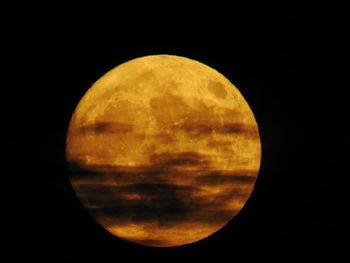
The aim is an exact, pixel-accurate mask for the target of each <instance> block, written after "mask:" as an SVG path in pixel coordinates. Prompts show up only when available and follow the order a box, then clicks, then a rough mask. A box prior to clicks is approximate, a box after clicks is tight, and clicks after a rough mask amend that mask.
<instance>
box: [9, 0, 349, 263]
mask: <svg viewBox="0 0 350 263" xmlns="http://www.w3.org/2000/svg"><path fill="white" fill-rule="evenodd" d="M49 2H50V1H49ZM337 12H338V10H337V8H335V7H334V6H332V7H329V6H283V5H278V4H272V5H257V6H250V7H248V6H245V7H241V6H240V7H238V6H230V5H227V6H221V5H220V6H219V5H218V3H217V2H213V3H210V4H204V2H203V1H202V3H200V4H199V5H195V4H193V5H183V6H180V5H179V4H178V3H175V2H174V3H173V4H164V3H163V4H156V3H155V2H147V4H143V6H139V5H138V4H136V3H133V4H131V5H130V6H123V5H115V6H108V5H102V4H95V5H89V4H75V5H73V4H71V5H66V6H65V5H63V4H52V3H45V4H25V5H21V6H17V5H15V4H14V5H13V6H10V7H9V8H8V9H7V8H5V13H8V14H10V15H9V16H8V17H6V18H5V19H4V21H5V22H4V25H5V31H4V32H5V33H3V34H4V35H5V37H4V38H3V41H4V43H5V48H3V49H2V51H3V59H2V60H3V62H4V64H5V66H6V67H5V68H6V72H5V85H3V89H2V94H3V97H2V98H3V103H2V105H3V106H4V110H3V123H6V124H5V125H4V127H6V128H5V129H3V130H5V136H4V137H3V140H4V144H5V150H4V151H5V152H6V153H7V154H6V159H5V160H4V163H3V166H4V167H5V168H4V171H5V172H4V173H2V176H3V177H4V178H5V180H6V179H7V178H9V179H10V183H9V184H7V183H6V184H5V183H3V184H2V188H3V189H5V193H6V196H5V198H4V199H3V203H5V208H6V212H4V213H3V217H5V224H6V226H4V228H5V234H6V235H5V239H6V240H7V241H8V242H6V245H5V246H6V247H5V248H6V249H5V258H6V259H9V260H8V262H25V261H24V260H35V261H36V262H56V261H57V262H70V261H77V262H111V261H112V260H113V262H115V261H116V260H118V261H124V260H130V259H140V260H147V261H148V260H149V261H150V262H164V261H167V260H169V259H179V260H186V261H187V260H196V261H200V260H204V259H207V258H209V259H213V260H216V261H219V262H222V261H225V260H229V261H234V260H242V259H246V260H248V261H249V260H266V259H278V260H280V262H286V261H289V260H290V261H300V260H302V259H305V258H308V259H311V260H312V259H315V258H316V257H317V258H319V257H320V258H323V257H328V258H329V259H333V260H335V257H340V255H341V252H342V251H343V245H344V243H345V241H346V237H347V233H348V232H349V224H348V222H346V221H345V216H344V212H345V201H344V198H345V195H344V190H345V184H344V179H343V177H344V175H345V168H344V166H345V164H346V160H345V156H346V154H345V153H346V151H345V150H344V149H345V147H346V146H345V143H346V142H347V141H348V138H347V136H348V135H347V134H346V132H345V126H346V118H345V116H344V115H345V114H344V109H345V105H344V102H345V84H338V77H339V74H340V73H338V72H337V71H336V70H335V67H336V65H337V63H336V62H335V61H336V59H337V58H338V57H339V56H341V54H340V53H341V52H339V50H340V46H339V45H340V42H339V40H338V34H339V33H338V29H339V27H340V26H339V25H338V24H337V22H336V20H334V19H333V17H337ZM151 54H172V55H180V56H184V57H189V58H192V59H195V60H198V61H200V62H203V63H205V64H207V65H209V66H210V67H212V68H214V69H216V70H218V71H219V72H221V73H222V74H223V75H224V76H226V77H227V78H228V79H229V80H231V81H232V83H234V84H235V85H236V86H237V87H238V89H239V90H240V92H241V93H242V95H243V96H244V97H245V99H246V100H247V101H248V103H249V105H250V107H251V109H252V111H253V112H254V114H255V117H256V119H257V123H258V125H259V129H260V136H261V142H262V162H261V169H260V173H259V176H258V180H257V183H256V187H255V190H254V192H253V194H252V195H251V197H250V199H249V201H248V202H247V204H246V206H245V207H244V208H243V209H242V210H241V212H240V213H239V214H238V215H237V216H236V217H235V218H234V220H232V221H231V222H230V223H229V224H228V225H226V226H225V227H224V228H223V229H222V230H221V231H219V232H217V233H215V234H214V235H212V236H210V237H209V238H207V239H205V240H203V241H200V242H198V243H195V244H191V245H185V246H182V247H176V248H149V247H142V246H139V245H136V244H132V243H129V242H126V241H123V240H121V239H118V238H117V237H114V236H112V235H111V234H109V233H108V232H107V231H106V230H104V229H103V228H102V227H101V226H99V225H98V224H96V223H95V221H94V220H93V219H92V218H91V217H90V216H89V215H88V213H87V212H86V211H85V210H84V209H83V208H82V206H81V204H80V203H79V201H78V199H77V198H76V197H75V195H74V192H73V189H72V187H71V186H70V183H69V178H68V170H67V165H66V162H65V152H64V151H65V136H66V132H67V128H68V124H69V121H70V117H71V114H72V113H73V110H74V109H75V107H76V105H77V103H78V102H79V100H80V98H81V96H83V94H84V93H85V92H86V90H87V89H88V88H89V87H90V86H91V85H92V84H93V83H94V82H95V81H96V80H97V79H98V78H99V77H100V76H102V75H103V74H104V73H105V72H107V71H108V70H110V69H112V68H113V67H115V66H117V65H119V64H120V63H123V62H126V61H128V60H130V59H133V58H136V57H140V56H144V55H151ZM343 148H344V149H343ZM7 159H8V160H7ZM7 207H8V209H7ZM123 258H124V259H123ZM33 262H34V261H33ZM334 262H336V261H334Z"/></svg>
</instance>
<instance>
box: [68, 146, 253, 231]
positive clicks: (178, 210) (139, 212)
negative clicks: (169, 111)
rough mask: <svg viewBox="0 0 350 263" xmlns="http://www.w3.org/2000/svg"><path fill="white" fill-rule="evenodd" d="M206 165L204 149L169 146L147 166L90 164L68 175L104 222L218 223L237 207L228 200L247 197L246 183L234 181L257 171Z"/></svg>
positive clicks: (247, 180) (244, 179)
mask: <svg viewBox="0 0 350 263" xmlns="http://www.w3.org/2000/svg"><path fill="white" fill-rule="evenodd" d="M210 167H211V165H210V159H209V158H208V156H207V155H204V154H201V153H197V152H179V153H172V152H168V153H162V154H155V155H152V156H151V158H150V164H149V165H147V166H138V167H126V166H94V167H90V168H91V169H92V170H93V171H94V172H92V173H91V172H89V173H86V174H84V171H81V172H80V174H79V176H76V175H75V177H72V178H71V181H72V185H73V187H74V189H75V191H76V193H77V195H78V196H79V198H80V199H81V201H82V203H83V204H84V206H85V207H86V208H87V209H88V210H89V211H90V213H91V214H92V215H93V216H94V217H95V218H96V219H97V221H98V222H100V223H101V224H102V225H104V226H113V225H114V226H115V225H123V224H130V223H135V224H144V223H156V224H157V226H158V227H160V228H162V227H165V228H166V227H169V226H174V224H177V223H182V222H198V223H204V224H208V225H222V224H224V223H226V222H227V221H228V220H230V219H231V218H232V217H233V216H234V215H235V214H236V213H237V212H238V211H237V210H233V209H232V207H230V205H228V204H229V203H232V202H234V201H235V200H238V201H239V202H240V201H241V200H243V201H245V200H244V199H245V198H247V197H248V193H247V192H246V190H240V188H242V189H244V187H237V185H239V186H243V185H246V184H248V185H251V184H253V183H254V181H255V178H254V175H255V171H222V170H212V169H211V168H210ZM188 168H190V169H188ZM91 175H93V176H91ZM96 175H98V176H96ZM183 182H190V183H189V184H186V183H183ZM210 186H213V187H224V188H223V189H229V190H226V191H221V192H217V193H215V192H212V191H208V187H210ZM249 194H250V193H249Z"/></svg>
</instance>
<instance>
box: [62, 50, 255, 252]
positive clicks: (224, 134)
mask: <svg viewBox="0 0 350 263" xmlns="http://www.w3.org/2000/svg"><path fill="white" fill-rule="evenodd" d="M260 156H261V147H260V137H259V131H258V126H257V123H256V120H255V118H254V115H253V113H252V111H251V109H250V107H249V105H248V103H247V102H246V101H245V99H244V98H243V96H242V95H241V93H240V92H239V90H238V89H237V88H236V87H235V86H234V85H233V84H232V83H231V82H230V81H229V80H228V79H227V78H225V77H224V76H223V75H222V74H220V73H219V72H217V71H216V70H214V69H213V68H211V67H209V66H207V65H205V64H203V63H200V62H198V61H195V60H192V59H189V58H185V57H180V56H174V55H152V56H145V57H140V58H136V59H133V60H130V61H128V62H126V63H123V64H121V65H119V66H117V67H115V68H114V69H112V70H111V71H109V72H107V73H106V74H105V75H103V76H102V77H101V78H100V79H98V80H97V81H96V82H95V83H94V84H93V85H92V87H91V88H90V89H88V90H87V92H86V94H85V95H84V96H83V97H82V99H81V100H80V102H79V104H78V105H77V107H76V109H75V111H74V113H73V116H72V118H71V121H70V124H69V129H68V133H67V140H66V159H67V162H68V165H69V167H70V169H71V175H70V181H71V184H72V187H73V189H74V191H75V193H76V195H77V197H78V198H79V200H80V201H81V203H82V205H83V206H84V207H85V208H86V209H87V211H88V212H89V214H90V215H91V216H92V217H93V218H94V219H95V221H96V222H97V223H98V224H100V225H101V226H102V227H103V228H104V229H106V230H107V231H108V232H110V233H111V234H113V235H115V236H117V237H119V238H121V239H124V240H127V241H130V242H133V243H137V244H140V245H145V246H153V247H172V246H180V245H184V244H189V243H193V242H197V241H199V240H202V239H204V238H206V237H208V236H210V235H211V234H213V233H215V232H217V231H219V230H220V229H221V228H222V227H223V226H224V225H226V224H227V223H228V222H229V221H230V220H232V219H233V218H234V217H235V216H236V215H237V213H238V212H239V211H240V210H241V209H242V207H243V206H244V204H245V203H246V202H247V200H248V198H249V196H250V194H251V193H252V191H253V188H254V185H255V182H256V179H257V175H258V172H259V166H260Z"/></svg>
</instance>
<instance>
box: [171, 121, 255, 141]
mask: <svg viewBox="0 0 350 263" xmlns="http://www.w3.org/2000/svg"><path fill="white" fill-rule="evenodd" d="M171 128H172V130H173V131H180V130H182V131H185V132H186V133H187V134H188V135H189V136H190V137H201V136H209V135H211V134H213V133H216V134H239V135H243V136H246V137H249V138H256V137H257V136H258V130H257V128H256V126H255V125H247V124H244V123H236V122H224V123H222V122H219V121H208V122H196V121H186V122H183V123H180V124H176V125H173V126H172V127H171Z"/></svg>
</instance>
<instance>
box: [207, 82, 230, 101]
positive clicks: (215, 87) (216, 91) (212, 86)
mask: <svg viewBox="0 0 350 263" xmlns="http://www.w3.org/2000/svg"><path fill="white" fill-rule="evenodd" d="M208 90H209V91H210V92H211V93H212V94H213V95H214V96H215V97H217V98H219V99H225V98H226V96H227V91H226V89H225V87H224V85H223V84H222V83H220V82H218V81H210V82H209V84H208Z"/></svg>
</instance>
